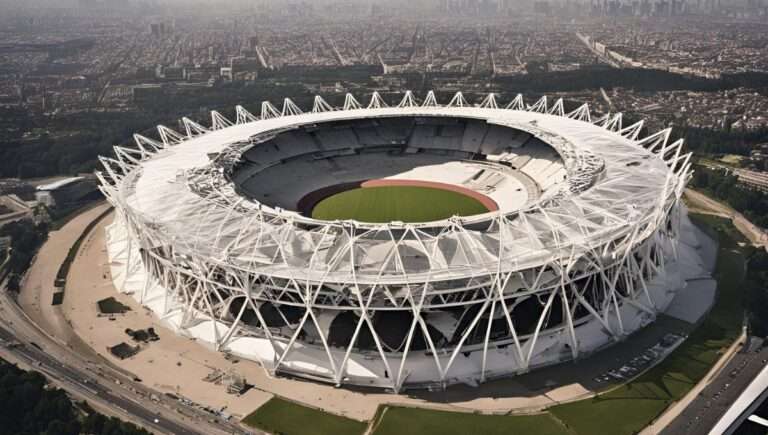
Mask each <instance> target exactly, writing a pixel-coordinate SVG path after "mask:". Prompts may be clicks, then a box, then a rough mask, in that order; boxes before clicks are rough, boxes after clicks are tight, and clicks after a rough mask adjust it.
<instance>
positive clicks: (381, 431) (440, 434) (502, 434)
mask: <svg viewBox="0 0 768 435" xmlns="http://www.w3.org/2000/svg"><path fill="white" fill-rule="evenodd" d="M382 417H383V418H381V420H380V421H379V423H378V424H377V425H376V427H375V428H374V430H373V435H411V434H412V435H431V434H435V435H447V434H467V435H471V434H477V435H481V434H482V435H518V434H519V435H529V434H536V435H559V434H563V433H567V431H566V429H565V428H564V427H563V426H562V425H561V424H560V423H558V422H557V421H556V420H555V419H554V418H553V417H552V416H551V415H550V414H538V415H519V416H510V415H478V414H465V413H459V412H448V411H435V410H427V409H414V408H403V407H389V408H387V409H386V411H384V414H383V415H382Z"/></svg>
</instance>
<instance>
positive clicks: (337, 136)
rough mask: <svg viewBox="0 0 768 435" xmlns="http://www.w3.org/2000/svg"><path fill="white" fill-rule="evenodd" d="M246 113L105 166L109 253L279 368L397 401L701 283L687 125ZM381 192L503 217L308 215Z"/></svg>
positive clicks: (148, 297) (497, 110) (612, 331)
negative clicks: (468, 197)
mask: <svg viewBox="0 0 768 435" xmlns="http://www.w3.org/2000/svg"><path fill="white" fill-rule="evenodd" d="M236 113H237V119H236V120H235V121H230V120H228V119H226V118H225V117H223V116H222V115H221V114H219V113H217V112H212V123H211V126H210V127H204V126H202V125H200V124H198V123H196V122H193V121H191V120H189V119H187V118H184V119H183V120H182V123H181V124H180V125H183V126H184V129H185V131H184V132H183V133H180V132H177V131H174V130H172V129H169V128H167V127H164V126H159V127H158V133H159V138H158V139H150V138H147V137H144V136H141V135H135V136H134V138H135V147H134V146H131V147H127V146H122V147H115V153H116V155H115V156H114V158H107V157H103V158H101V161H102V163H103V166H104V170H103V171H101V172H99V173H98V176H99V177H100V179H101V181H102V186H101V188H102V190H103V192H104V194H105V195H106V197H107V198H108V200H109V201H110V202H111V203H112V204H113V205H114V207H115V211H116V214H115V220H114V222H113V223H112V224H111V225H110V226H109V228H108V233H107V244H108V246H107V248H108V254H109V256H110V264H111V272H112V278H113V280H114V282H115V284H116V287H117V288H118V289H119V290H120V291H122V292H126V293H130V294H132V295H133V297H135V298H136V299H137V300H138V301H139V302H140V303H141V304H143V305H144V306H146V307H148V308H150V309H151V310H153V311H154V312H155V313H156V314H157V316H158V317H159V318H160V319H162V321H164V322H165V324H166V325H168V326H169V327H171V328H173V329H174V330H176V331H178V332H179V333H180V334H184V335H186V336H189V337H194V338H196V339H197V340H198V341H199V342H202V343H206V344H208V345H210V346H212V347H213V348H215V349H217V350H220V351H224V352H230V353H232V354H236V355H239V356H242V357H245V358H249V359H253V360H256V361H258V362H260V364H261V365H262V366H263V367H264V368H265V369H266V370H267V371H269V372H270V373H273V374H289V375H295V376H300V377H305V378H311V379H315V380H320V381H323V382H329V383H333V384H336V385H344V384H347V385H358V386H374V387H381V388H386V389H389V390H393V391H401V390H403V389H404V388H435V387H445V386H446V385H449V384H452V383H459V382H461V383H470V384H473V383H478V382H483V381H486V380H488V379H492V378H498V377H504V376H510V375H514V374H517V373H523V372H527V371H529V370H531V369H533V368H535V367H540V366H545V365H550V364H555V363H559V362H562V361H566V360H572V359H577V358H581V357H583V356H585V355H588V354H591V353H593V352H595V351H597V350H599V349H601V348H604V347H606V346H608V345H610V344H612V343H615V342H617V341H620V340H622V339H623V338H624V337H626V336H627V335H629V334H630V333H632V332H634V331H636V330H638V329H640V328H642V327H643V326H645V325H648V324H649V323H650V322H652V321H653V320H654V319H655V318H656V316H657V314H658V313H659V312H661V311H663V310H664V309H665V308H666V307H667V306H668V304H669V303H670V301H671V300H672V298H673V297H674V295H675V293H676V291H677V290H678V289H680V288H682V287H684V286H685V275H686V272H685V270H684V269H685V268H686V267H687V266H686V265H685V261H686V260H684V257H687V256H688V255H689V254H690V256H695V253H689V252H687V250H691V248H690V247H688V246H687V245H684V244H681V243H679V236H680V222H681V217H682V216H683V213H684V210H681V207H682V206H681V200H680V198H681V195H682V192H683V189H684V187H685V184H686V182H687V180H688V179H689V177H690V163H689V160H690V155H689V154H685V153H683V152H682V141H681V140H678V141H670V140H669V134H670V130H669V129H667V130H662V131H659V132H656V133H652V134H645V131H644V129H643V122H642V121H640V122H638V123H635V124H632V125H628V126H625V125H622V116H621V114H615V115H610V114H608V115H604V116H602V117H600V118H599V119H593V118H592V117H591V114H590V111H589V108H588V106H587V105H586V104H585V105H582V106H580V107H579V108H577V109H576V110H574V111H572V112H569V113H565V111H564V109H563V102H562V100H557V101H556V102H554V103H551V102H550V101H548V100H547V99H546V97H543V98H541V99H540V100H538V101H537V102H535V104H533V105H530V106H529V105H526V104H525V103H524V101H523V99H522V97H521V96H520V95H518V96H517V98H515V99H514V100H513V101H512V102H511V103H509V104H508V105H506V106H504V107H501V106H499V104H498V103H497V101H496V96H495V95H493V94H491V95H488V96H487V97H486V98H485V99H484V100H483V101H482V102H481V103H479V104H475V105H470V104H468V103H467V101H466V100H465V99H464V97H463V96H462V94H461V93H457V94H456V95H455V96H454V97H453V98H452V99H451V100H450V102H449V103H448V104H445V105H440V104H438V102H437V101H436V99H435V96H434V94H433V93H432V92H430V93H429V94H428V95H427V96H426V98H425V99H424V100H423V102H420V103H417V102H416V100H415V98H414V96H413V95H412V94H411V93H410V92H407V93H406V94H405V95H404V97H403V98H402V100H401V101H400V102H399V104H397V105H396V106H391V107H390V106H387V105H386V104H385V102H384V101H383V99H382V98H381V97H380V96H379V95H378V94H374V95H373V96H372V98H371V100H370V103H369V104H367V105H362V104H360V103H359V102H358V101H357V100H356V99H355V98H354V97H352V96H351V95H347V98H346V100H345V103H344V105H343V107H338V108H334V107H331V106H330V105H329V104H328V103H327V102H325V101H324V100H323V99H322V98H321V97H316V98H315V102H314V105H313V107H312V110H311V111H309V112H306V113H305V112H302V111H301V110H300V109H299V108H298V107H297V106H296V105H295V104H294V103H293V102H292V101H291V100H289V99H286V100H285V102H284V104H283V107H282V110H279V109H277V108H276V107H274V106H273V105H272V104H270V103H268V102H265V103H263V104H262V107H261V113H260V115H259V116H256V115H253V114H251V113H249V112H248V111H246V110H245V109H243V108H242V107H240V106H238V107H237V109H236ZM371 179H385V180H386V179H390V180H392V179H395V180H418V181H428V182H434V183H441V184H445V185H455V186H459V187H461V188H462V189H465V190H471V191H473V192H476V193H477V194H478V195H482V196H484V197H485V198H487V199H489V200H490V201H493V202H494V203H495V204H496V205H497V207H494V208H493V211H489V212H487V213H481V214H478V215H474V216H464V217H458V216H454V217H451V218H448V219H444V220H440V221H434V222H418V223H415V222H414V223H409V222H389V223H378V224H376V223H370V222H359V221H352V220H348V221H322V220H317V219H313V218H311V217H310V215H308V213H307V212H306V210H305V211H303V212H302V210H301V207H302V206H301V204H302V202H304V203H305V204H306V201H307V198H308V197H309V198H312V197H313V195H314V196H315V197H316V196H317V195H318V192H324V190H323V189H328V188H329V187H330V191H329V192H335V191H339V189H343V186H345V185H347V184H348V183H352V182H355V183H356V182H359V181H360V180H371ZM334 186H335V187H334ZM338 186H342V187H338ZM321 196H322V195H321ZM310 208H311V207H310ZM681 250H683V251H686V252H683V253H682V254H681Z"/></svg>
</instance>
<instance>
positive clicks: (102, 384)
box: [0, 291, 203, 435]
mask: <svg viewBox="0 0 768 435" xmlns="http://www.w3.org/2000/svg"><path fill="white" fill-rule="evenodd" d="M0 313H1V314H2V315H1V316H0V317H1V318H2V319H3V323H4V326H0V339H2V341H3V342H4V344H5V345H4V346H2V347H0V356H2V357H3V358H4V359H7V360H9V361H13V362H16V363H19V364H20V365H23V366H27V367H28V368H32V369H34V370H37V371H40V372H42V373H43V374H45V375H46V376H48V377H49V379H50V380H52V381H53V382H55V383H56V384H58V385H59V386H60V387H61V388H63V389H64V390H66V391H67V392H69V393H70V394H72V395H73V396H74V397H77V398H78V399H81V400H85V401H87V402H89V403H90V404H92V405H94V407H95V408H97V409H99V410H102V411H107V412H106V413H107V414H110V415H115V416H117V417H120V418H123V419H125V420H128V421H132V422H135V423H137V424H139V425H140V426H142V427H144V428H146V429H147V430H150V431H153V432H158V433H168V434H179V435H196V434H200V433H203V432H198V431H197V430H195V429H191V428H192V427H194V426H192V425H190V424H181V423H177V422H175V421H174V420H172V419H170V418H166V417H165V416H164V414H166V413H165V412H162V410H161V409H159V408H160V406H159V405H157V404H154V403H152V404H142V403H141V402H140V400H138V399H137V398H136V397H130V396H131V394H130V393H131V391H130V390H125V391H119V389H117V388H113V387H112V386H119V385H118V384H117V383H116V382H114V381H113V380H110V379H108V378H107V377H106V376H105V375H104V374H99V371H100V370H103V369H101V367H99V365H98V364H94V363H92V362H88V361H80V362H79V364H73V363H72V360H71V358H70V357H69V356H68V355H62V352H61V349H56V348H57V347H58V346H56V345H55V344H53V343H52V341H51V340H50V339H49V338H47V337H46V336H45V335H44V334H42V333H41V332H39V331H37V330H36V328H35V327H34V326H32V325H30V324H29V323H28V322H27V321H26V320H25V318H24V315H23V314H22V313H21V310H20V309H19V308H18V306H17V305H16V303H15V301H13V299H12V297H11V296H10V295H9V294H8V293H7V292H5V291H3V292H2V295H0ZM14 342H18V343H20V345H18V346H9V345H7V344H8V343H14ZM54 349H56V350H54ZM121 385H124V384H122V383H121ZM125 393H129V394H125ZM126 396H128V397H126ZM109 411H111V412H109ZM156 420H157V423H156V422H155V421H156Z"/></svg>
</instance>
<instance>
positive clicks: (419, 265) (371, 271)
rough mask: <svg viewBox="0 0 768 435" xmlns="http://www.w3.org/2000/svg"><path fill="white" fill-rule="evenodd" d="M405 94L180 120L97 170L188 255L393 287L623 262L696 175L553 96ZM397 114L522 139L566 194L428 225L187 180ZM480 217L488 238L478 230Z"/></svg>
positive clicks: (633, 133)
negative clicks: (241, 147)
mask: <svg viewBox="0 0 768 435" xmlns="http://www.w3.org/2000/svg"><path fill="white" fill-rule="evenodd" d="M409 95H410V93H408V94H406V97H405V98H404V99H403V102H401V104H400V105H399V106H398V107H384V105H383V103H382V102H381V100H380V97H378V95H377V94H376V95H374V98H373V99H372V100H371V104H370V105H369V107H368V108H362V107H361V106H360V105H359V103H356V101H355V100H354V99H352V100H351V101H353V103H351V102H350V98H349V97H348V99H347V103H346V104H345V108H344V109H342V110H335V109H333V108H331V107H330V106H329V105H328V104H327V103H325V102H324V101H323V100H322V99H321V98H320V97H317V98H316V100H315V106H314V108H313V111H312V112H311V113H300V111H299V110H298V108H296V107H295V105H292V103H290V104H289V102H290V100H286V105H285V106H284V110H283V112H282V113H280V112H277V111H276V109H274V107H273V106H272V105H270V104H269V103H265V104H266V105H263V106H262V115H261V117H256V116H254V115H251V114H250V113H248V112H247V111H245V109H242V108H241V107H239V106H238V110H237V112H238V119H237V122H236V123H232V122H230V121H229V120H227V119H225V118H223V117H222V116H221V115H220V114H218V113H216V112H214V113H213V114H212V118H213V125H212V126H211V127H210V128H206V127H203V126H201V125H199V124H197V123H194V122H192V121H190V120H188V119H186V118H185V119H184V124H185V127H186V134H180V133H177V132H175V131H173V130H170V129H168V128H166V127H162V126H161V127H159V132H160V136H161V138H162V142H160V141H155V140H151V139H147V138H144V137H142V136H137V137H136V142H137V146H138V149H130V148H125V147H118V148H116V151H117V157H118V159H117V160H114V159H108V158H104V159H102V161H103V162H104V165H105V168H106V169H107V171H106V173H103V174H100V177H102V179H103V181H105V183H104V186H103V190H104V191H105V194H107V195H110V196H111V197H113V198H116V199H118V201H120V202H122V203H124V205H125V206H126V207H127V209H130V210H132V211H133V212H134V215H135V216H137V217H139V219H140V220H141V222H137V224H139V225H142V226H144V227H145V228H144V230H145V231H148V232H149V233H151V234H150V237H152V238H154V239H155V240H157V242H158V244H162V243H163V241H165V242H167V243H171V242H172V244H173V245H174V249H176V252H177V253H184V254H187V255H189V256H190V257H192V258H195V257H198V258H204V259H205V261H214V262H216V261H218V262H221V263H222V264H226V265H228V266H230V267H242V268H245V269H255V270H259V271H261V272H263V273H268V274H270V275H272V276H283V277H285V278H289V279H291V278H295V279H304V278H306V279H313V280H320V281H333V282H344V281H348V280H352V279H354V280H355V281H356V282H358V283H365V282H377V283H382V282H384V283H385V282H387V280H388V278H389V277H392V279H393V280H395V281H400V282H401V281H402V279H403V277H404V276H405V275H407V278H408V279H409V280H410V279H419V278H428V279H429V280H432V281H435V280H440V279H451V278H458V277H466V276H472V275H475V274H479V273H495V272H497V271H499V270H500V269H505V270H520V269H524V268H527V267H531V266H534V265H536V264H542V263H544V262H551V261H552V260H554V259H556V258H558V257H573V256H574V255H577V254H578V253H579V252H586V251H589V250H595V249H603V248H604V247H605V246H606V245H607V244H608V243H611V244H612V249H615V250H616V251H617V252H620V251H621V250H622V249H623V248H624V247H629V246H632V245H635V244H636V243H637V241H639V240H643V239H644V238H646V237H648V236H649V235H650V234H652V232H653V231H654V229H655V228H656V227H657V226H658V224H659V223H660V222H661V220H662V219H663V218H664V217H665V216H666V214H667V210H668V209H669V208H670V207H671V206H672V204H673V203H674V200H675V199H676V198H677V197H679V195H680V194H681V192H682V189H683V188H684V184H685V181H686V178H687V176H688V169H689V164H688V159H689V155H683V154H682V153H681V148H682V141H676V142H673V143H668V139H669V133H670V130H663V131H660V132H658V133H654V134H651V135H649V136H646V137H644V138H639V135H640V133H641V131H642V127H643V123H642V122H639V123H636V124H633V125H631V126H627V127H624V126H622V117H621V114H617V115H614V116H605V117H603V118H601V119H600V120H597V121H592V120H591V119H590V114H589V109H588V107H587V106H586V105H584V106H582V107H580V108H579V109H577V110H576V111H574V112H572V113H569V114H565V113H563V110H562V101H561V100H558V102H557V103H556V104H554V105H552V106H551V107H547V101H546V98H544V99H542V100H539V101H538V102H537V103H536V104H535V105H533V106H527V107H526V106H524V105H523V104H522V99H521V98H518V99H516V100H515V101H513V103H512V104H511V105H510V106H512V107H511V108H509V109H501V108H498V107H497V105H496V103H495V99H494V98H493V96H490V97H489V98H486V100H485V101H484V102H483V103H482V104H481V106H478V107H473V106H469V105H468V104H466V102H465V101H464V100H463V97H461V94H457V95H458V98H457V97H454V99H453V100H452V101H451V103H450V104H449V106H437V105H436V103H435V102H434V98H433V96H432V98H431V99H430V97H429V96H428V97H427V100H425V103H424V104H423V105H420V106H419V105H416V104H415V102H414V101H413V99H412V96H411V97H410V99H409ZM430 95H432V94H431V93H430ZM377 99H378V100H377ZM518 100H519V101H518ZM516 102H517V103H516ZM521 109H526V110H521ZM392 116H446V117H464V118H474V119H483V120H487V122H489V123H493V124H498V125H505V126H509V127H513V128H515V129H520V130H524V131H527V132H529V133H531V134H533V135H534V136H536V137H538V138H540V139H542V140H543V141H544V142H546V143H548V144H549V145H551V146H552V147H553V148H555V149H556V150H557V151H558V153H560V155H561V157H562V159H563V162H564V164H565V167H566V169H567V171H568V181H569V183H568V184H567V185H565V186H564V188H563V189H562V190H561V191H559V192H558V194H557V195H554V196H551V197H549V198H547V199H548V200H547V201H541V202H539V203H537V204H535V205H534V206H532V207H531V208H528V209H525V210H518V211H515V212H512V213H507V214H505V213H503V212H496V213H493V214H490V215H480V216H476V217H467V218H451V219H447V220H444V221H439V222H432V223H424V224H408V223H405V224H401V223H398V224H394V223H392V224H368V223H361V222H354V221H344V222H328V221H317V220H314V219H310V218H307V217H304V216H301V215H299V214H297V213H295V212H291V211H285V210H280V209H274V208H271V207H270V206H269V205H268V204H259V203H256V202H254V201H252V200H249V199H246V198H243V197H241V196H239V195H237V194H236V193H235V189H234V187H233V186H232V185H231V184H222V183H219V182H216V183H214V182H213V178H216V177H218V175H217V174H215V171H212V172H211V178H212V182H211V183H210V185H211V189H209V190H208V191H207V193H206V194H205V195H204V196H201V194H199V193H198V192H195V191H193V189H191V188H190V185H191V184H193V183H199V182H200V181H199V180H191V179H190V177H189V171H190V170H193V169H199V168H205V167H210V165H211V156H212V155H214V156H215V155H218V154H219V153H222V152H225V151H226V150H227V148H228V147H229V146H230V145H231V144H233V143H235V142H238V141H243V140H247V139H248V138H251V137H253V136H254V135H259V134H265V133H268V132H272V131H275V132H276V131H281V130H283V129H286V128H291V127H296V126H300V125H304V124H315V123H321V122H326V121H336V120H351V119H357V118H375V117H392ZM479 220H483V221H486V222H487V229H486V230H483V231H479V230H473V229H470V227H469V224H471V223H476V222H478V221H479ZM435 228H437V231H436V230H435ZM393 253H394V255H393ZM393 258H396V259H393ZM351 259H352V260H351ZM353 263H354V264H353Z"/></svg>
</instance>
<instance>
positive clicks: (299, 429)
mask: <svg viewBox="0 0 768 435" xmlns="http://www.w3.org/2000/svg"><path fill="white" fill-rule="evenodd" d="M243 423H245V424H247V425H248V426H251V427H255V428H258V429H261V430H265V431H267V432H270V433H274V434H281V435H361V434H362V433H363V432H364V431H365V427H366V424H365V423H363V422H360V421H357V420H352V419H350V418H345V417H340V416H337V415H333V414H329V413H327V412H323V411H320V410H317V409H314V408H308V407H306V406H301V405H299V404H296V403H293V402H289V401H287V400H283V399H279V398H277V397H274V398H272V399H270V400H269V401H268V402H267V403H265V404H264V405H262V406H261V407H260V408H259V409H257V410H256V411H254V412H252V413H251V414H250V415H248V416H247V417H245V418H244V419H243Z"/></svg>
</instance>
